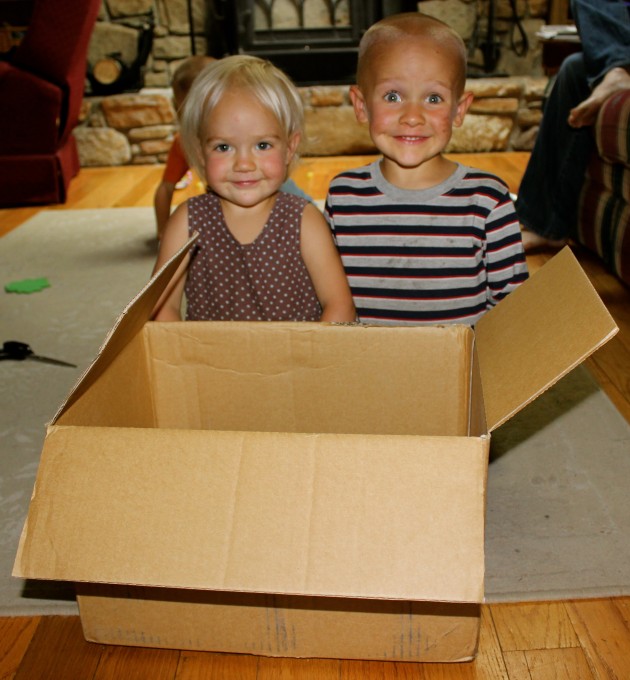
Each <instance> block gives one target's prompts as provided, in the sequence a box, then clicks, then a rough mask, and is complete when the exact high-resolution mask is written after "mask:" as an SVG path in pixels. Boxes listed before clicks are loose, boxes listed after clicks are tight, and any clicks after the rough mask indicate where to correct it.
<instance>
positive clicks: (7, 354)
mask: <svg viewBox="0 0 630 680" xmlns="http://www.w3.org/2000/svg"><path fill="white" fill-rule="evenodd" d="M2 359H12V360H13V361H24V360H25V359H32V360H34V361H43V362H44V363H46V364H55V365H56V366H71V367H72V368H76V364H70V363H68V362H67V361H61V359H53V358H51V357H42V356H40V355H39V354H35V352H33V350H32V349H31V348H30V347H29V346H28V345H27V344H26V343H25V342H18V341H17V340H7V341H6V342H4V343H2V349H1V350H0V360H2Z"/></svg>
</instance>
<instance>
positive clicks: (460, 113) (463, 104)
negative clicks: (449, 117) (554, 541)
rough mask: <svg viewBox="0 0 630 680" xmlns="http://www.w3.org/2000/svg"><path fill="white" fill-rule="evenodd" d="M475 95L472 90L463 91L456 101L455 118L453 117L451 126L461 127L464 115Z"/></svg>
mask: <svg viewBox="0 0 630 680" xmlns="http://www.w3.org/2000/svg"><path fill="white" fill-rule="evenodd" d="M474 98H475V96H474V95H473V93H472V92H464V94H462V96H461V97H460V98H459V102H457V109H456V110H455V118H453V127H461V125H462V123H463V122H464V117H465V116H466V113H467V112H468V109H469V108H470V105H471V104H472V103H473V99H474Z"/></svg>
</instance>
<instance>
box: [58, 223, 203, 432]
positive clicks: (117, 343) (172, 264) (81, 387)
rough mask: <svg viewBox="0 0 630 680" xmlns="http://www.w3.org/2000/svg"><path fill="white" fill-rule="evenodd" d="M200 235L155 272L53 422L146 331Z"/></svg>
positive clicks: (110, 334)
mask: <svg viewBox="0 0 630 680" xmlns="http://www.w3.org/2000/svg"><path fill="white" fill-rule="evenodd" d="M197 237H198V235H197V234H195V235H193V236H192V237H191V238H190V239H189V240H188V241H187V242H186V243H185V244H184V246H182V248H181V249H180V250H179V251H178V252H177V253H175V255H173V257H172V258H171V259H170V260H168V262H166V263H165V264H164V265H163V266H162V267H161V269H160V270H159V271H158V272H156V273H155V275H154V276H153V277H152V278H151V279H150V281H149V282H148V283H147V284H146V285H145V286H144V288H143V289H142V290H141V291H140V292H139V293H138V294H137V295H136V296H135V297H134V298H133V299H132V300H131V302H130V303H129V304H128V305H127V306H126V307H125V309H124V310H123V311H122V313H121V314H120V316H119V317H118V319H117V320H116V323H115V324H114V326H113V327H112V328H111V330H110V331H109V333H108V334H107V337H106V338H105V341H104V342H103V344H102V345H101V348H100V349H99V351H98V354H97V355H96V358H95V359H94V361H93V362H92V363H91V364H90V366H89V367H88V368H87V369H86V370H85V372H84V373H83V375H82V376H81V377H80V378H79V380H78V381H77V383H76V385H75V386H74V387H73V389H72V390H71V391H70V394H69V395H68V396H67V397H66V399H65V401H64V402H63V403H62V404H61V406H60V407H59V409H58V410H57V413H55V416H54V417H53V419H52V421H51V424H54V423H56V422H57V420H58V419H59V417H60V416H61V414H62V413H63V412H64V411H65V410H66V409H68V407H69V406H71V405H72V404H73V403H74V402H75V401H77V399H78V398H79V397H80V396H81V395H82V394H84V393H85V392H86V391H87V390H88V389H89V388H90V386H91V385H93V384H94V382H95V380H96V379H97V378H98V377H99V376H100V375H102V374H103V373H104V372H105V370H106V369H107V367H108V366H109V365H110V364H111V362H112V361H113V360H114V358H115V357H116V356H117V355H118V354H119V353H120V351H121V350H122V349H123V348H124V347H125V346H126V345H127V344H128V343H129V341H130V340H131V339H132V338H133V337H134V336H135V335H136V334H137V333H139V332H140V331H141V330H142V327H143V326H144V324H145V323H146V322H147V321H148V320H149V319H150V317H151V313H152V311H153V309H154V308H155V305H156V304H157V302H158V300H159V299H160V297H161V295H162V294H163V293H164V291H165V290H166V288H167V286H168V284H169V282H170V281H171V279H172V278H173V276H174V275H175V272H176V271H177V268H178V267H179V265H180V264H181V262H182V260H183V259H184V257H186V255H187V253H188V251H189V250H190V248H191V247H192V245H193V243H194V242H195V241H196V240H197Z"/></svg>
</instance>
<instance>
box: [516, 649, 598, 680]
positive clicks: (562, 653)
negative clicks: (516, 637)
mask: <svg viewBox="0 0 630 680" xmlns="http://www.w3.org/2000/svg"><path fill="white" fill-rule="evenodd" d="M525 659H526V661H527V668H528V669H529V673H530V677H531V679H532V680H594V678H595V676H594V675H593V673H592V672H591V669H590V667H589V665H588V661H587V659H586V655H585V654H584V651H583V650H582V649H574V648H571V649H536V650H534V651H531V652H525Z"/></svg>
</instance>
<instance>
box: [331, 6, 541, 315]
mask: <svg viewBox="0 0 630 680" xmlns="http://www.w3.org/2000/svg"><path fill="white" fill-rule="evenodd" d="M465 82H466V49H465V46H464V43H463V41H462V39H461V38H460V37H459V35H458V34H457V33H455V32H454V31H453V30H452V29H451V28H450V27H448V26H447V25H446V24H444V23H443V22H441V21H439V20H437V19H434V18H432V17H429V16H427V15H423V14H421V13H419V12H409V13H404V14H398V15H394V16H390V17H387V18H385V19H383V20H381V21H379V22H378V23H376V24H374V25H373V26H372V27H371V28H370V29H369V30H368V31H367V32H366V33H365V35H364V36H363V38H362V40H361V44H360V47H359V64H358V71H357V84H356V85H353V86H352V87H351V89H350V97H351V100H352V103H353V106H354V110H355V114H356V117H357V120H358V121H359V122H360V123H367V124H368V126H369V130H370V135H371V137H372V139H373V141H374V143H375V144H376V146H377V148H378V150H379V151H380V152H381V154H382V158H380V159H379V160H377V161H375V162H374V163H372V164H370V165H367V166H364V167H362V168H358V169H356V170H350V171H347V172H343V173H341V174H340V175H338V176H337V177H336V178H335V179H334V180H333V181H332V183H331V185H330V189H329V192H328V197H327V200H326V217H327V220H328V222H329V224H330V226H331V228H332V229H333V231H334V233H335V236H336V240H337V243H338V247H339V251H340V253H341V256H342V260H343V263H344V267H345V270H346V274H347V276H348V279H349V282H350V287H351V289H352V294H353V297H354V301H355V305H356V307H357V312H358V314H359V317H360V319H361V320H362V321H364V322H369V323H380V324H393V325H401V324H445V323H464V324H469V325H474V324H475V323H476V322H477V321H478V320H479V319H480V318H481V316H482V315H483V314H484V313H485V312H486V311H487V310H488V309H489V308H491V307H492V306H494V305H495V304H496V303H497V302H499V300H501V299H502V298H503V297H505V296H506V295H507V294H508V293H510V292H511V291H512V290H514V289H515V288H516V287H517V286H518V285H519V284H520V283H522V282H523V281H524V280H525V279H526V278H527V275H528V274H527V265H526V262H525V255H524V252H523V247H522V243H521V234H520V229H519V224H518V219H517V217H516V214H515V211H514V205H513V203H512V200H511V198H510V194H509V191H508V188H507V186H506V185H505V183H504V182H503V181H502V180H500V179H499V178H497V177H495V176H494V175H491V174H489V173H486V172H482V171H480V170H475V169H472V168H469V167H466V166H463V165H461V164H459V163H455V162H453V161H452V160H449V159H447V158H446V157H445V156H444V155H443V152H444V149H445V148H446V146H447V144H448V142H449V140H450V138H451V135H452V129H453V127H454V126H455V127H458V126H460V125H461V124H462V122H463V120H464V116H465V115H466V112H467V111H468V108H469V107H470V105H471V103H472V94H471V93H470V92H465V90H464V88H465Z"/></svg>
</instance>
